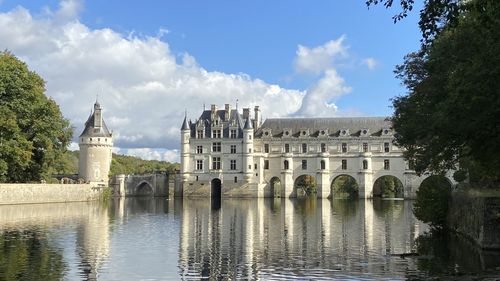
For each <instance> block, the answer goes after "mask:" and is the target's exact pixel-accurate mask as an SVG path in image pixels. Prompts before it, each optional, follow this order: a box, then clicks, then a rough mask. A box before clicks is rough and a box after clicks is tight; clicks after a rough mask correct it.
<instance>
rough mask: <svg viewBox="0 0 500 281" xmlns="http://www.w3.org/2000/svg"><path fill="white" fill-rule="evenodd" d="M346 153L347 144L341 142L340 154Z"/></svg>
mask: <svg viewBox="0 0 500 281" xmlns="http://www.w3.org/2000/svg"><path fill="white" fill-rule="evenodd" d="M346 152H347V143H345V142H343V143H342V153H346Z"/></svg>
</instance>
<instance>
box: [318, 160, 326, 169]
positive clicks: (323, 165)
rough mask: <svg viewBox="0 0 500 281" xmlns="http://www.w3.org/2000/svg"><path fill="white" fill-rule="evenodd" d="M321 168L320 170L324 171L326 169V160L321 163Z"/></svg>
mask: <svg viewBox="0 0 500 281" xmlns="http://www.w3.org/2000/svg"><path fill="white" fill-rule="evenodd" d="M319 166H320V169H321V170H324V169H325V166H326V165H325V160H321V162H319Z"/></svg>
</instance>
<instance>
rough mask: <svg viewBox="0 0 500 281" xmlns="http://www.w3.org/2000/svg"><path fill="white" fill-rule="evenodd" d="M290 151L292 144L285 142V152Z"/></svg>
mask: <svg viewBox="0 0 500 281" xmlns="http://www.w3.org/2000/svg"><path fill="white" fill-rule="evenodd" d="M289 152H290V145H289V144H288V143H285V153H289Z"/></svg>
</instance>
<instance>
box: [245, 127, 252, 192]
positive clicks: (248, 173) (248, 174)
mask: <svg viewBox="0 0 500 281" xmlns="http://www.w3.org/2000/svg"><path fill="white" fill-rule="evenodd" d="M253 137H254V136H253V127H252V121H250V118H247V119H246V121H245V126H244V127H243V175H244V178H245V182H246V183H249V182H250V179H251V178H252V174H253V172H252V168H253V167H252V166H253Z"/></svg>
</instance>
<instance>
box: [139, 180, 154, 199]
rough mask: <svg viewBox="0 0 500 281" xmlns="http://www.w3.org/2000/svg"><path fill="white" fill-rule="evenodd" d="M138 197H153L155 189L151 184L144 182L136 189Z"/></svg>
mask: <svg viewBox="0 0 500 281" xmlns="http://www.w3.org/2000/svg"><path fill="white" fill-rule="evenodd" d="M135 195H136V196H153V195H154V192H153V187H152V186H151V185H150V184H149V182H146V181H143V182H141V183H140V184H139V185H137V186H136V188H135Z"/></svg>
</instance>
